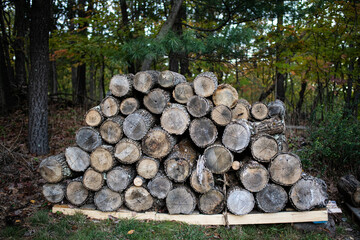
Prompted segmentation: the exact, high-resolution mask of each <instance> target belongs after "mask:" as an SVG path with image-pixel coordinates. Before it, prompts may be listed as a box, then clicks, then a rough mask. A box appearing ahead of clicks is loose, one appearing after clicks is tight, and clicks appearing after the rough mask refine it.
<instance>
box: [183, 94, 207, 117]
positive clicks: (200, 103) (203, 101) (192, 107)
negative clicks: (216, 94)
mask: <svg viewBox="0 0 360 240" xmlns="http://www.w3.org/2000/svg"><path fill="white" fill-rule="evenodd" d="M186 108H187V110H188V112H189V113H190V114H191V115H192V116H193V117H204V116H205V115H207V114H208V113H209V112H210V111H211V110H212V108H213V104H212V102H211V101H210V100H209V99H207V98H204V97H200V96H197V95H194V96H192V97H191V98H190V99H189V101H188V102H187V104H186Z"/></svg>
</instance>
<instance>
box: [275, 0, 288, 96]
mask: <svg viewBox="0 0 360 240" xmlns="http://www.w3.org/2000/svg"><path fill="white" fill-rule="evenodd" d="M276 7H277V11H278V12H277V25H276V32H277V41H276V46H275V51H276V63H279V64H281V63H284V59H283V57H281V54H282V52H283V46H282V41H283V35H284V34H283V28H284V27H283V24H284V12H285V10H284V9H285V8H284V0H277V1H276ZM275 74H276V75H275V76H276V79H275V81H276V82H275V99H280V100H281V101H283V102H285V80H286V74H285V73H281V69H279V68H278V67H276V72H275Z"/></svg>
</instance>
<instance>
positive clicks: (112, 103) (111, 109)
mask: <svg viewBox="0 0 360 240" xmlns="http://www.w3.org/2000/svg"><path fill="white" fill-rule="evenodd" d="M100 108H101V112H102V113H103V115H104V116H105V117H113V116H116V115H117V114H118V113H119V111H120V106H119V100H117V99H116V98H115V97H113V96H108V97H105V98H104V99H103V100H102V101H101V103H100Z"/></svg>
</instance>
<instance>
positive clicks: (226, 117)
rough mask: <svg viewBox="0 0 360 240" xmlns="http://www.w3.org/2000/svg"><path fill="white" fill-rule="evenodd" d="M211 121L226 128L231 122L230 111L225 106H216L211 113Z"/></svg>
mask: <svg viewBox="0 0 360 240" xmlns="http://www.w3.org/2000/svg"><path fill="white" fill-rule="evenodd" d="M211 120H213V121H214V123H215V124H216V125H218V126H226V125H228V124H229V123H230V122H231V120H232V112H231V109H230V108H229V107H227V106H225V105H218V106H216V107H215V108H213V109H212V111H211Z"/></svg>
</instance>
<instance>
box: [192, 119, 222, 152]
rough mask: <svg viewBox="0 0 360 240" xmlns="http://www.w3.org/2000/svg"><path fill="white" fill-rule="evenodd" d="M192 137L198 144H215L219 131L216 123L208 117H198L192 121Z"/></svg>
mask: <svg viewBox="0 0 360 240" xmlns="http://www.w3.org/2000/svg"><path fill="white" fill-rule="evenodd" d="M189 132H190V138H191V140H192V141H193V142H194V143H195V145H196V146H198V147H201V148H205V147H207V146H209V145H211V144H213V143H214V142H215V140H216V138H217V135H218V131H217V128H216V126H215V125H214V123H213V122H212V121H211V120H210V119H208V118H205V117H204V118H197V119H194V120H192V121H191V123H190V128H189Z"/></svg>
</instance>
